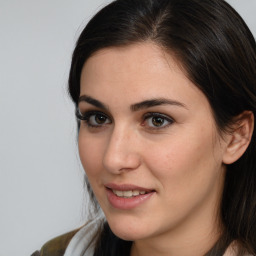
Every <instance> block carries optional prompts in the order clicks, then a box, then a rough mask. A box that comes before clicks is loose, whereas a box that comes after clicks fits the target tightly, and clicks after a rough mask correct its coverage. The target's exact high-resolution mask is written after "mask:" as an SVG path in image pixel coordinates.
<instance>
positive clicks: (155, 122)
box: [151, 117, 165, 127]
mask: <svg viewBox="0 0 256 256" xmlns="http://www.w3.org/2000/svg"><path fill="white" fill-rule="evenodd" d="M164 121H165V120H164V119H163V118H162V117H153V118H152V121H151V122H152V124H153V125H154V126H156V127H160V126H162V125H163V124H164Z"/></svg>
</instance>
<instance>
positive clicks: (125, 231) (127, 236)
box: [108, 218, 150, 241]
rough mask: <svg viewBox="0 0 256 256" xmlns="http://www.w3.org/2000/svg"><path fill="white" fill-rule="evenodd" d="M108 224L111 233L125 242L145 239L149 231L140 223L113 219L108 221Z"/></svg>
mask: <svg viewBox="0 0 256 256" xmlns="http://www.w3.org/2000/svg"><path fill="white" fill-rule="evenodd" d="M108 224H109V226H110V229H111V230H112V232H113V233H114V234H115V235H116V236H117V237H119V238H121V239H123V240H126V241H135V240H140V239H143V238H146V237H147V236H148V235H149V233H150V231H149V230H148V228H146V227H147V226H149V225H145V224H144V225H143V224H142V223H141V221H140V223H139V222H136V221H134V220H129V218H128V219H126V220H125V219H121V218H120V219H119V220H117V219H115V220H111V219H110V220H108Z"/></svg>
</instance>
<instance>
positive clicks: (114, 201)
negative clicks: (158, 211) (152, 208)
mask: <svg viewBox="0 0 256 256" xmlns="http://www.w3.org/2000/svg"><path fill="white" fill-rule="evenodd" d="M105 187H106V192H107V198H108V201H109V203H110V205H111V206H112V207H114V208H116V209H119V210H130V209H134V208H136V207H138V206H140V205H142V204H144V203H145V202H146V201H148V200H149V199H150V198H151V197H152V196H153V195H154V194H155V193H156V191H155V190H153V189H148V188H143V187H140V186H136V185H132V184H121V185H118V184H113V183H111V184H106V185H105ZM112 190H119V191H128V190H138V191H145V192H146V194H140V195H138V196H134V197H129V198H124V197H118V196H117V195H115V194H114V193H113V191H112Z"/></svg>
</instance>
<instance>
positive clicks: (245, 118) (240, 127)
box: [223, 111, 254, 164]
mask: <svg viewBox="0 0 256 256" xmlns="http://www.w3.org/2000/svg"><path fill="white" fill-rule="evenodd" d="M253 130H254V115H253V113H252V112H251V111H244V112H243V113H242V114H240V115H239V116H238V117H237V118H236V122H235V124H234V125H233V131H232V133H231V134H230V136H229V141H228V143H227V148H226V152H225V154H224V155H223V163H225V164H232V163H234V162H235V161H237V160H238V159H239V158H240V157H241V156H242V155H243V154H244V152H245V151H246V149H247V148H248V146H249V144H250V141H251V138H252V134H253Z"/></svg>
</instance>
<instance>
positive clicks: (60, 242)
mask: <svg viewBox="0 0 256 256" xmlns="http://www.w3.org/2000/svg"><path fill="white" fill-rule="evenodd" d="M78 231H79V229H77V230H73V231H71V232H68V233H66V234H64V235H61V236H58V237H55V238H53V239H51V240H50V241H48V242H47V243H45V244H44V245H43V246H42V248H41V250H40V252H39V251H37V252H34V253H33V254H32V255H31V256H63V255H64V253H65V251H66V248H67V246H68V244H69V242H70V241H71V239H72V238H73V237H74V235H75V234H76V233H77V232H78Z"/></svg>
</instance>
